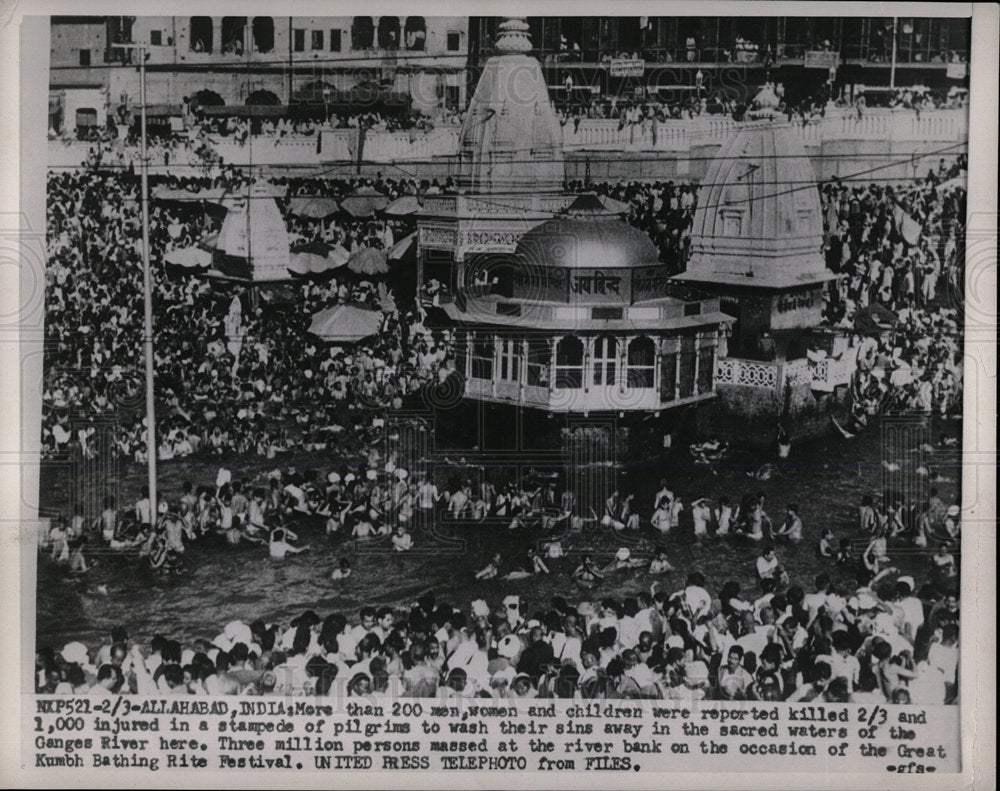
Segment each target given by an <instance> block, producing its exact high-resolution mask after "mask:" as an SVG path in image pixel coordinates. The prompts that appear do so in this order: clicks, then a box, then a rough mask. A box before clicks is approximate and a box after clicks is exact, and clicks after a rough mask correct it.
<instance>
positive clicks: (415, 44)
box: [403, 16, 427, 52]
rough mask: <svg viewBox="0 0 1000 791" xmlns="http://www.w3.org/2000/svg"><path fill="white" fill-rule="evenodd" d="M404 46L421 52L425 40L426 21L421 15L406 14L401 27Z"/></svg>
mask: <svg viewBox="0 0 1000 791" xmlns="http://www.w3.org/2000/svg"><path fill="white" fill-rule="evenodd" d="M403 33H404V35H405V40H404V43H405V45H406V48H407V49H409V50H413V51H415V52H423V50H424V45H425V44H426V42H427V22H426V21H425V20H424V18H423V17H422V16H408V17H407V18H406V25H405V26H404V27H403Z"/></svg>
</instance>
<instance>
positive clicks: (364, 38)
mask: <svg viewBox="0 0 1000 791" xmlns="http://www.w3.org/2000/svg"><path fill="white" fill-rule="evenodd" d="M374 44H375V23H374V22H372V18H371V17H370V16H356V17H354V21H353V23H352V24H351V49H371V48H372V47H373V46H374Z"/></svg>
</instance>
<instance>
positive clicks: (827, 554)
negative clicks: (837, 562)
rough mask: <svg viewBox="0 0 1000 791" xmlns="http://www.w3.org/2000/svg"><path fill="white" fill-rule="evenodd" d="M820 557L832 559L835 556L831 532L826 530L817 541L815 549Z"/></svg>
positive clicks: (828, 529)
mask: <svg viewBox="0 0 1000 791" xmlns="http://www.w3.org/2000/svg"><path fill="white" fill-rule="evenodd" d="M817 551H818V552H819V555H820V557H823V558H832V557H833V556H834V555H835V554H836V549H835V548H834V545H833V531H832V530H830V528H827V529H826V530H824V531H823V535H822V537H821V538H820V540H819V547H818V548H817Z"/></svg>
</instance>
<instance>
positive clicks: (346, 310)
mask: <svg viewBox="0 0 1000 791" xmlns="http://www.w3.org/2000/svg"><path fill="white" fill-rule="evenodd" d="M381 327H382V314H381V313H379V312H378V311H375V310H366V309H365V308H359V307H356V306H354V305H337V306H336V307H332V308H327V309H326V310H321V311H320V312H319V313H316V314H314V315H313V317H312V322H311V323H310V325H309V332H310V333H311V334H313V335H315V336H317V337H318V338H321V339H322V340H324V341H327V342H328V343H354V342H356V341H360V340H362V339H364V338H370V337H371V336H372V335H377V334H378V331H379V330H380V329H381Z"/></svg>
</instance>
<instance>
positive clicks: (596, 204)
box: [563, 192, 629, 216]
mask: <svg viewBox="0 0 1000 791" xmlns="http://www.w3.org/2000/svg"><path fill="white" fill-rule="evenodd" d="M628 210H629V207H628V205H627V204H624V203H622V202H621V201H616V200H615V199H614V198H609V197H608V196H607V195H597V194H596V193H593V192H585V193H583V194H582V195H580V196H579V197H577V198H576V200H574V201H573V202H572V203H571V204H570V205H569V206H567V207H566V208H565V209H563V213H564V214H572V215H583V216H610V215H617V214H625V213H626V212H628Z"/></svg>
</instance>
